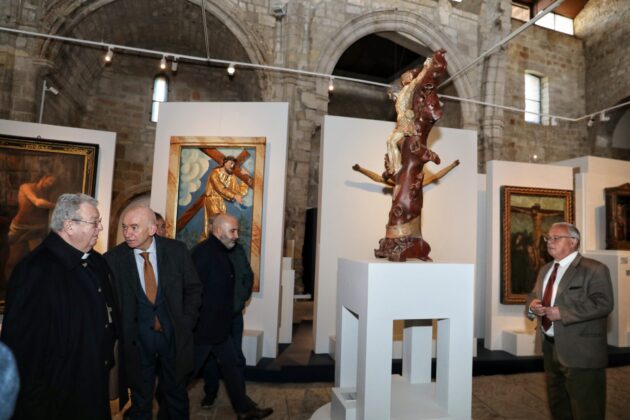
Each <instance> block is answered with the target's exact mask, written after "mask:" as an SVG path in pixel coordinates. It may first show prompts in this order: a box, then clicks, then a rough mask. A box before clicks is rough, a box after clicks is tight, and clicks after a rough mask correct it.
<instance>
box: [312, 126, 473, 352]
mask: <svg viewBox="0 0 630 420" xmlns="http://www.w3.org/2000/svg"><path fill="white" fill-rule="evenodd" d="M393 127H394V123H391V122H384V121H374V120H361V119H356V118H344V117H332V116H326V117H325V119H324V125H323V128H322V145H321V157H320V186H319V187H320V196H319V206H318V207H319V210H318V222H317V230H318V232H317V263H316V267H317V268H316V274H315V276H316V277H315V309H314V311H315V313H314V329H313V330H314V331H313V333H314V341H315V352H316V353H328V352H331V350H332V349H331V348H330V337H331V336H332V335H334V334H335V320H336V315H335V311H334V308H335V305H336V302H337V297H336V294H337V259H338V258H339V257H345V258H357V259H365V258H373V257H374V249H375V248H376V247H378V241H379V239H380V238H382V237H383V236H384V235H385V225H386V223H387V216H388V213H389V209H390V206H391V195H389V194H385V193H383V187H382V186H380V185H379V184H377V183H375V182H373V181H371V180H370V179H368V178H367V177H365V176H363V175H361V174H360V173H358V172H355V171H353V170H352V165H354V164H355V163H358V164H360V165H361V166H363V167H366V168H368V169H371V170H372V171H374V172H377V173H380V172H382V171H383V156H384V154H385V152H386V146H385V140H386V139H387V136H388V134H389V133H390V132H391V130H392V129H393ZM429 146H430V147H431V149H433V150H434V151H435V152H437V153H438V154H439V156H440V157H441V159H442V163H441V165H439V166H437V165H434V164H432V163H430V164H428V165H427V166H426V169H428V170H429V171H431V172H437V171H438V170H440V169H441V168H443V167H444V166H446V165H448V164H450V163H451V162H453V161H454V160H456V159H459V160H460V162H461V164H460V165H459V166H458V167H456V168H455V169H454V170H453V171H451V173H449V174H447V175H446V176H445V177H444V178H443V179H442V180H440V182H439V183H437V184H432V185H430V186H427V187H425V189H424V207H423V210H422V232H423V236H424V238H425V240H426V241H427V242H428V243H429V244H430V245H431V248H432V250H431V254H430V256H431V258H433V260H434V261H435V262H457V263H470V264H474V263H475V258H476V240H477V223H476V222H477V194H478V193H477V135H476V133H475V132H474V131H469V130H457V129H449V128H434V129H433V130H432V132H431V135H430V136H429Z"/></svg>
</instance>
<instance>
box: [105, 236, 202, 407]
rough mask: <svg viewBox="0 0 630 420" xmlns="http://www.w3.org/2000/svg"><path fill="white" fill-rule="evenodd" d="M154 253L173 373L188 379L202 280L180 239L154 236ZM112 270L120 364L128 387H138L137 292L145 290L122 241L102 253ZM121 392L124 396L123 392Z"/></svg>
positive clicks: (177, 378) (192, 356)
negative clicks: (172, 351)
mask: <svg viewBox="0 0 630 420" xmlns="http://www.w3.org/2000/svg"><path fill="white" fill-rule="evenodd" d="M153 239H154V240H155V241H156V244H155V245H156V252H157V275H158V282H159V285H158V287H159V288H160V293H162V294H163V296H164V299H165V300H166V305H167V308H168V313H169V315H170V321H171V323H172V325H173V328H174V332H175V334H174V338H175V375H176V380H177V382H178V383H181V382H184V381H186V380H187V379H188V375H189V374H190V373H191V372H192V370H193V359H194V346H193V337H192V329H193V327H194V325H195V323H196V322H197V317H198V314H199V305H200V303H201V283H200V282H199V279H198V278H197V273H196V271H195V267H194V266H193V264H192V260H191V259H190V253H189V252H188V249H187V248H186V245H185V244H184V243H183V242H180V241H176V240H173V239H168V238H163V237H159V236H157V235H156V236H154V237H153ZM105 259H106V260H107V262H108V263H109V265H110V267H111V269H112V271H113V272H114V283H115V285H116V287H115V289H116V293H117V295H118V300H119V304H120V311H121V323H122V326H121V328H120V330H121V331H120V349H121V352H120V353H121V359H122V362H121V365H122V367H123V369H124V373H125V380H126V382H127V384H128V385H129V386H131V388H132V389H133V388H138V387H140V384H141V381H142V372H141V367H142V363H141V360H142V359H141V348H140V343H139V341H138V319H137V312H138V302H137V300H136V299H137V293H144V291H143V290H142V286H141V285H140V276H139V274H138V268H137V265H136V260H135V256H134V252H133V249H132V248H129V246H127V244H126V243H124V242H123V243H121V244H119V245H117V246H116V247H114V248H112V249H111V250H110V251H108V252H107V253H106V254H105ZM122 395H126V393H123V394H122Z"/></svg>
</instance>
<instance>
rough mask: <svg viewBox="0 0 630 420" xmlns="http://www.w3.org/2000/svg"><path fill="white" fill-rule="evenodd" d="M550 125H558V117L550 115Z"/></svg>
mask: <svg viewBox="0 0 630 420" xmlns="http://www.w3.org/2000/svg"><path fill="white" fill-rule="evenodd" d="M551 125H552V126H554V127H555V126H557V125H558V119H557V118H556V117H551Z"/></svg>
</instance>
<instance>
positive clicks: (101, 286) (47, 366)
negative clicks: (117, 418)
mask: <svg viewBox="0 0 630 420" xmlns="http://www.w3.org/2000/svg"><path fill="white" fill-rule="evenodd" d="M82 256H83V252H81V251H79V250H78V249H76V248H74V247H72V246H71V245H70V244H68V243H66V242H65V241H64V240H63V239H62V238H61V237H60V236H59V235H58V234H57V233H54V232H51V233H49V234H48V236H47V237H46V239H45V240H44V241H43V242H42V243H41V244H40V245H39V246H38V247H37V248H35V249H34V250H33V251H32V252H31V253H29V254H28V255H27V256H26V257H24V259H23V260H22V261H20V263H18V265H16V267H15V269H14V270H13V273H12V275H11V280H10V282H9V287H8V291H7V298H6V302H7V303H6V309H5V314H4V322H3V328H2V341H4V342H5V343H6V344H7V346H8V347H9V348H10V349H11V350H12V351H13V353H14V355H15V359H16V362H17V366H18V371H19V374H20V382H21V383H20V390H19V394H18V401H17V405H16V410H15V415H14V417H13V418H14V419H44V418H45V419H87V418H89V419H103V420H105V419H111V414H110V409H109V398H108V397H109V395H108V386H107V385H108V374H109V370H110V368H111V367H112V365H113V361H114V354H113V351H114V336H115V334H114V331H113V329H114V328H118V327H119V325H120V323H119V320H118V318H117V317H116V316H117V311H116V305H115V302H114V299H113V295H114V293H113V291H112V287H111V283H110V282H111V278H112V277H113V275H112V273H111V272H110V270H109V268H108V266H107V263H106V262H105V260H104V259H103V257H102V256H101V255H100V254H99V253H98V252H96V251H94V250H92V251H91V252H90V256H89V258H88V259H86V260H84V259H82ZM106 305H107V306H109V307H111V308H113V309H114V310H113V311H112V313H111V316H112V318H113V321H114V323H113V324H111V323H109V322H108V311H107V306H106ZM3 403H4V401H0V405H1V404H3Z"/></svg>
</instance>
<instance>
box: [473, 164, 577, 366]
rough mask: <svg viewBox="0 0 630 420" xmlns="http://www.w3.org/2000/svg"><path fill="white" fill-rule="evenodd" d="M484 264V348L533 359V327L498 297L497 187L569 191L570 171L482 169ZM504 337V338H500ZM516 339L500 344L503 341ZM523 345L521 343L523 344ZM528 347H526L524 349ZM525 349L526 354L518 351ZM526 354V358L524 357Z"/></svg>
mask: <svg viewBox="0 0 630 420" xmlns="http://www.w3.org/2000/svg"><path fill="white" fill-rule="evenodd" d="M486 169H487V170H486V174H487V175H486V196H487V206H486V208H487V211H486V214H487V226H486V229H487V246H486V252H487V264H486V273H487V274H486V275H487V277H486V279H487V280H486V306H485V308H486V316H485V319H486V329H485V336H484V337H485V340H484V341H485V347H486V348H487V349H489V350H504V351H507V352H510V353H512V354H516V355H519V356H526V355H533V350H534V341H535V334H534V330H535V323H534V322H533V321H529V320H528V319H527V318H526V317H525V307H524V305H503V304H501V303H500V297H501V187H502V186H504V185H509V186H515V187H536V188H552V189H561V190H573V170H572V169H571V168H570V167H566V166H555V165H541V164H533V163H519V162H503V161H496V160H493V161H490V162H488V163H487V165H486ZM504 332H505V333H508V334H504ZM506 336H509V337H516V339H515V340H504V337H506ZM523 341H525V343H524V342H523ZM527 343H529V345H525V344H527ZM523 348H525V349H526V350H522V349H523ZM525 353H529V354H525Z"/></svg>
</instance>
